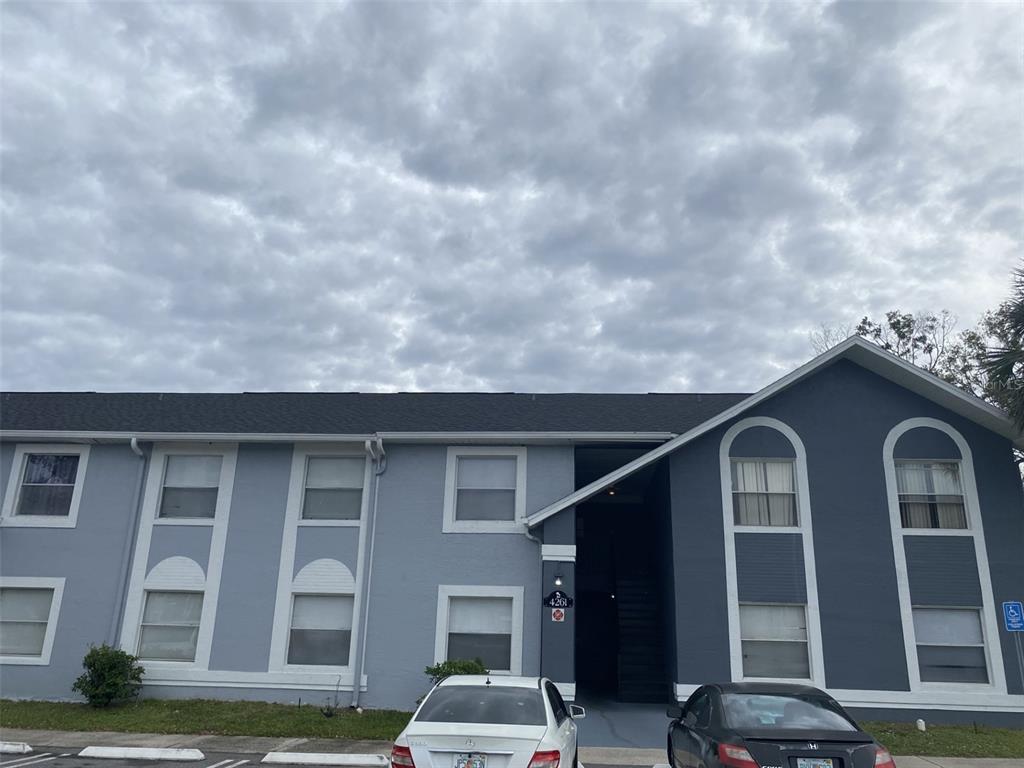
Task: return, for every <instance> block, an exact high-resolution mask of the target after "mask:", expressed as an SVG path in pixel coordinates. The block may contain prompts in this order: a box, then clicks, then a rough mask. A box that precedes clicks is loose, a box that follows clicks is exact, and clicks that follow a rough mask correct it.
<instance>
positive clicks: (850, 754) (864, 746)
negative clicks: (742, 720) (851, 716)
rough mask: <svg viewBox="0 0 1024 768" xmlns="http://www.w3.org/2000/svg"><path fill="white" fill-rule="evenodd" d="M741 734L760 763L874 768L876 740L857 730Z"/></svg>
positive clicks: (806, 767) (796, 767)
mask: <svg viewBox="0 0 1024 768" xmlns="http://www.w3.org/2000/svg"><path fill="white" fill-rule="evenodd" d="M742 735H743V740H744V743H745V745H746V748H747V751H749V752H750V755H751V757H753V758H754V760H756V761H757V762H758V764H760V765H772V766H779V768H874V765H875V742H874V740H873V739H872V738H871V737H870V736H869V735H868V734H866V733H863V732H860V731H810V732H808V731H796V730H778V729H770V730H769V729H764V730H762V729H756V730H747V731H743V732H742ZM828 761H831V763H829V762H828Z"/></svg>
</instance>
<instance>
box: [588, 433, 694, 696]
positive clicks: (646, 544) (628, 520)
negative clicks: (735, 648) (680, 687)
mask: <svg viewBox="0 0 1024 768" xmlns="http://www.w3.org/2000/svg"><path fill="white" fill-rule="evenodd" d="M645 451H646V449H645V448H635V447H630V448H621V447H607V448H591V447H587V448H578V449H577V451H576V484H577V487H581V486H583V485H586V484H587V483H589V482H591V481H592V480H594V479H595V478H597V477H600V476H602V475H604V474H606V473H607V472H609V471H611V470H612V469H615V468H616V467H618V466H621V465H622V464H625V463H626V462H628V461H630V460H632V459H633V458H635V457H636V456H638V455H640V454H642V453H644V452H645ZM670 542H671V535H670V531H669V493H668V471H667V466H666V465H665V463H664V462H660V463H656V464H653V465H651V466H649V467H646V468H645V469H643V470H642V471H640V472H638V473H636V474H635V475H632V476H631V477H629V478H627V479H625V480H624V481H622V482H621V483H619V484H617V485H615V486H613V487H611V488H608V489H606V490H605V491H603V492H602V493H600V494H599V495H597V496H596V497H594V498H592V499H590V500H589V501H587V502H585V503H584V504H581V505H579V506H578V507H577V508H576V547H577V549H576V600H577V603H576V605H577V609H576V654H575V658H576V685H577V698H578V700H579V701H580V703H584V702H585V701H586V700H587V699H590V700H592V701H593V702H594V703H597V702H606V703H607V702H657V703H664V702H668V701H670V700H671V698H672V690H673V667H674V663H673V662H674V651H673V649H674V647H675V645H674V634H673V619H672V615H673V614H672V605H671V602H672V586H671V585H672V563H671V547H670Z"/></svg>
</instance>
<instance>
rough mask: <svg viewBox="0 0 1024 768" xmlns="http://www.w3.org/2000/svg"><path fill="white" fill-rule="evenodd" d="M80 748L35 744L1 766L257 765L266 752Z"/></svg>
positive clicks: (151, 767) (211, 767) (209, 767)
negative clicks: (157, 754)
mask: <svg viewBox="0 0 1024 768" xmlns="http://www.w3.org/2000/svg"><path fill="white" fill-rule="evenodd" d="M80 751H81V750H78V749H72V750H69V749H67V748H66V747H65V748H59V747H42V746H39V747H37V746H34V745H33V752H32V753H31V754H29V755H20V756H18V757H14V756H12V755H5V756H4V759H3V760H0V768H36V767H37V766H38V768H184V767H185V766H189V767H190V768H249V767H250V766H251V765H258V764H259V762H260V760H261V759H262V758H263V755H251V754H249V755H243V754H238V753H235V754H229V753H224V752H221V753H218V752H210V753H207V754H206V757H205V758H204V759H203V760H189V761H181V760H138V759H120V758H117V759H113V758H105V757H81V756H80V755H79V754H78V753H79V752H80Z"/></svg>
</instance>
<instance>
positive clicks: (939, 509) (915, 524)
mask: <svg viewBox="0 0 1024 768" xmlns="http://www.w3.org/2000/svg"><path fill="white" fill-rule="evenodd" d="M896 488H897V491H898V492H899V500H900V519H901V521H902V522H903V527H904V528H966V527H967V513H966V511H965V509H964V492H963V488H962V486H961V485H960V465H959V464H957V463H956V462H948V461H942V462H937V461H932V462H924V461H898V462H896Z"/></svg>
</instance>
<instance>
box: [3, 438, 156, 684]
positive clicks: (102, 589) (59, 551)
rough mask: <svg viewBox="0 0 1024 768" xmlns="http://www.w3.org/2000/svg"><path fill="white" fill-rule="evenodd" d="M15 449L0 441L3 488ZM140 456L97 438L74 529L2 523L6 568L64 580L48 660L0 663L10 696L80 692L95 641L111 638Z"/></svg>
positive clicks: (5, 572) (5, 573) (11, 572)
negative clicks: (77, 684)
mask: <svg viewBox="0 0 1024 768" xmlns="http://www.w3.org/2000/svg"><path fill="white" fill-rule="evenodd" d="M13 451H14V445H13V444H6V443H5V444H4V445H3V446H2V447H0V482H2V483H3V489H2V490H3V491H4V492H6V487H7V482H8V479H9V476H10V468H11V459H12V456H13ZM141 463H142V459H140V458H138V457H137V456H135V454H133V453H132V452H131V451H130V450H129V448H128V446H127V445H123V444H122V445H93V446H92V447H91V449H90V453H89V461H88V465H87V467H86V472H85V478H84V485H83V486H82V501H81V506H80V507H79V510H78V523H77V526H76V527H75V528H25V527H8V526H4V527H0V575H3V576H37V577H64V578H65V579H66V581H65V584H64V599H63V602H62V604H61V609H60V615H59V616H58V617H57V632H56V636H55V640H54V645H53V652H52V654H51V657H50V664H49V665H47V666H28V665H25V666H20V665H13V664H0V689H2V690H3V695H4V696H5V697H11V698H36V699H43V698H46V699H71V698H74V695H73V694H72V692H71V683H72V682H73V681H74V679H75V678H76V677H78V675H79V674H81V672H82V669H81V667H82V657H83V656H84V655H85V653H86V651H88V649H89V645H90V644H91V643H95V644H100V643H103V642H108V641H109V640H110V639H111V638H110V636H109V633H110V629H111V624H112V623H113V621H114V619H115V617H116V614H117V612H118V610H119V605H118V604H117V601H116V599H115V595H117V594H118V590H119V584H120V581H121V579H122V578H123V573H124V571H123V552H124V546H125V539H126V537H128V536H129V535H130V532H131V530H132V522H133V516H134V514H135V508H134V505H135V493H136V483H137V478H138V471H139V467H140V464H141Z"/></svg>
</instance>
